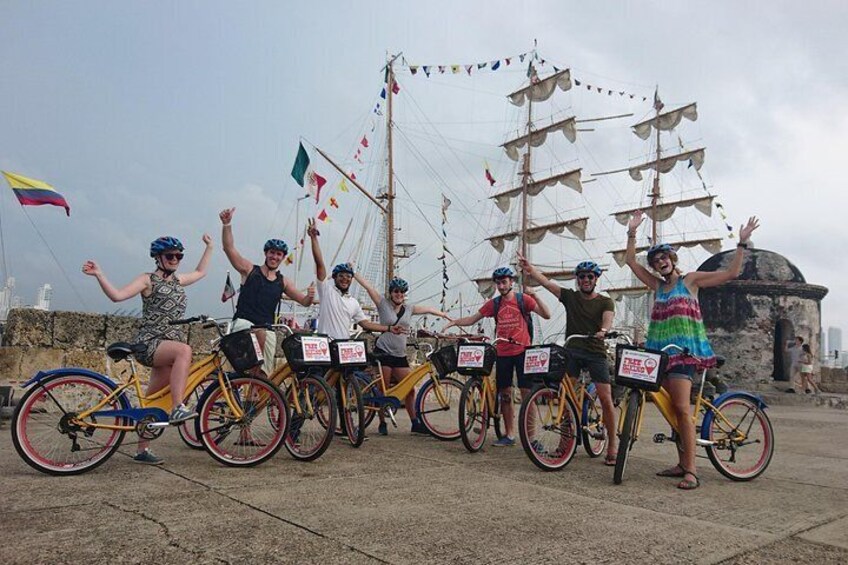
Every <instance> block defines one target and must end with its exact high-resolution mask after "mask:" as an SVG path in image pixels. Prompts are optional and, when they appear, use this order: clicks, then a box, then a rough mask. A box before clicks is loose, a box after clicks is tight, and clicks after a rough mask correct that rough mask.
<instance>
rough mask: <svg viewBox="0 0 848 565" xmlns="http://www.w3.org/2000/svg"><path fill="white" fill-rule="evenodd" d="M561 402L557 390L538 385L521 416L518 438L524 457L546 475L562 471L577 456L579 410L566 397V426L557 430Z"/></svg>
mask: <svg viewBox="0 0 848 565" xmlns="http://www.w3.org/2000/svg"><path fill="white" fill-rule="evenodd" d="M558 401H559V390H558V389H557V388H554V387H551V386H547V385H544V384H540V385H536V387H535V388H533V390H532V391H530V394H528V395H527V397H526V398H525V399H524V401H523V402H522V403H521V410H520V412H519V413H518V435H519V437H520V438H521V446H522V447H523V448H524V453H525V454H527V457H528V458H529V459H530V461H532V462H533V464H534V465H536V466H537V467H538V468H540V469H541V470H543V471H558V470H560V469H562V468H563V467H565V466H566V465H568V464H569V463H570V462H571V460H572V459H573V458H574V454H575V453H576V452H577V436H578V430H577V425H578V422H579V421H580V420H579V418H578V416H577V407H576V406H574V403H573V402H572V400H571V399H570V398H568V397H566V398H565V402H566V404H567V407H566V409H565V413H564V415H563V418H562V422H561V423H560V424H558V425H557V426H554V421H555V420H556V417H557V413H558V412H559V402H558ZM531 423H532V425H531ZM540 432H551V433H550V434H547V433H540Z"/></svg>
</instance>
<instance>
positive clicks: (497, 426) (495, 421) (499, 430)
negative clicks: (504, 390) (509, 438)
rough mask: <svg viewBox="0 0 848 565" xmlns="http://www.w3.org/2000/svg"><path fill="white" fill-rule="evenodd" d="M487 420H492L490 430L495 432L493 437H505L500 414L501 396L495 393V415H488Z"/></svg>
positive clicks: (501, 414) (501, 413)
mask: <svg viewBox="0 0 848 565" xmlns="http://www.w3.org/2000/svg"><path fill="white" fill-rule="evenodd" d="M489 418H491V419H492V430H494V432H495V437H496V438H498V439H503V438H505V437H506V433H504V428H503V425H502V424H503V412H501V395H500V394H498V393H497V391H495V413H494V414H492V413H491V412H490V413H489Z"/></svg>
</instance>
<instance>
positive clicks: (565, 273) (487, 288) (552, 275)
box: [474, 269, 574, 298]
mask: <svg viewBox="0 0 848 565" xmlns="http://www.w3.org/2000/svg"><path fill="white" fill-rule="evenodd" d="M542 274H543V275H545V276H546V277H547V278H548V279H550V280H553V281H569V280H573V279H574V271H573V270H571V269H566V270H560V271H542ZM474 282H475V283H477V291H478V292H479V293H480V295H481V296H483V297H484V298H491V297H492V295H493V294H494V293H495V283H494V281H493V280H492V279H491V278H488V277H481V278H478V279H474ZM526 282H527V285H528V286H541V284H540V283H539V281H537V280H536V279H534V278H533V277H528V278H527V281H526Z"/></svg>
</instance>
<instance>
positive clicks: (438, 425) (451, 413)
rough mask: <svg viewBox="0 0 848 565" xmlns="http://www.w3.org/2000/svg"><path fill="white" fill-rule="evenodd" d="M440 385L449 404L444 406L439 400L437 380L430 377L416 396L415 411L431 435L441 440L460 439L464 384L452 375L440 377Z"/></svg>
mask: <svg viewBox="0 0 848 565" xmlns="http://www.w3.org/2000/svg"><path fill="white" fill-rule="evenodd" d="M439 386H441V387H442V392H443V393H444V395H445V398H446V400H447V403H448V404H447V406H442V403H441V402H440V401H439V396H438V393H437V391H436V381H434V380H433V379H429V380H427V382H426V383H424V384H423V385H422V386H421V389H420V390H419V391H418V395H417V396H416V397H415V413H416V414H417V415H418V419H419V420H420V421H421V422H422V423H423V424H424V427H426V428H427V431H428V432H430V435H431V436H433V437H434V438H436V439H438V440H441V441H454V440H456V439H459V428H460V425H459V419H460V409H459V399H460V397H461V396H462V390H463V386H462V383H461V382H459V381H458V380H456V379H452V378H450V377H446V378H442V379H439Z"/></svg>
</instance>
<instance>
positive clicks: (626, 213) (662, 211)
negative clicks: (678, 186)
mask: <svg viewBox="0 0 848 565" xmlns="http://www.w3.org/2000/svg"><path fill="white" fill-rule="evenodd" d="M714 199H715V196H703V197H699V198H690V199H688V200H678V201H677V202H665V203H663V204H657V208H656V214H655V213H654V209H653V208H652V207H651V206H650V205H648V206H642V207H640V208H632V209H630V210H622V211H621V212H616V213H615V214H610V216H614V217H615V221H617V222H618V223H619V224H621V225H622V226H626V225H627V222H628V221H629V220H630V216H631V215H633V212H636V211H637V210H641V211H642V212H644V213H645V215H646V216H648V217H649V218H650V219H651V220H654V221H656V222H664V221H666V220H668V219H669V218H671V216H672V215H673V214H674V213H675V212H676V211H677V209H678V208H688V207H689V206H694V207H695V209H696V210H697V211H699V212H700V213H702V214H703V215H705V216H712V215H713V200H714Z"/></svg>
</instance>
